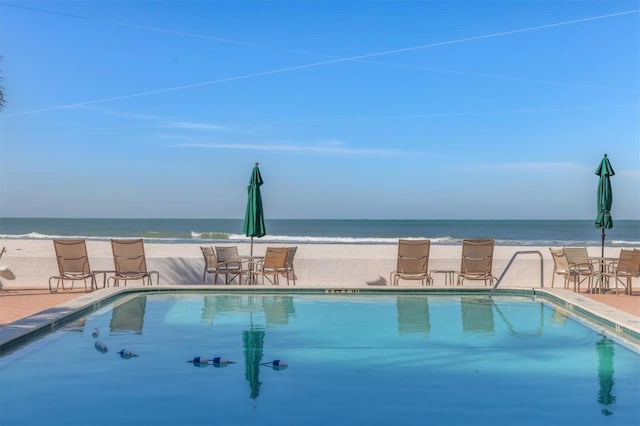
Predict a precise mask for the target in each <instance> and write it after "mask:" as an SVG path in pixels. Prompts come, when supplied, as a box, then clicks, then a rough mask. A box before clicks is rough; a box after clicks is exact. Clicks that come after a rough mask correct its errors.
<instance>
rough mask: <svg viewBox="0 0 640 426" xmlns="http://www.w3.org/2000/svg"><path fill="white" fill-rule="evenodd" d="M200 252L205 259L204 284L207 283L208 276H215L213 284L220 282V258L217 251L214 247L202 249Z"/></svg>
mask: <svg viewBox="0 0 640 426" xmlns="http://www.w3.org/2000/svg"><path fill="white" fill-rule="evenodd" d="M200 251H202V256H203V257H204V272H203V273H202V284H204V283H205V280H206V277H207V274H214V277H213V283H214V284H215V283H217V282H218V274H219V270H218V268H219V265H218V257H217V256H216V251H215V250H214V249H213V247H202V246H201V247H200Z"/></svg>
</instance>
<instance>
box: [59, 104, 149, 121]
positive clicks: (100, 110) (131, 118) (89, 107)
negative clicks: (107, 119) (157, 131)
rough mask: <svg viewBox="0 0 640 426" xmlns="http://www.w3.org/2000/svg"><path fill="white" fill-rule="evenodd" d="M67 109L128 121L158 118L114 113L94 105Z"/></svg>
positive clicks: (146, 115) (147, 115)
mask: <svg viewBox="0 0 640 426" xmlns="http://www.w3.org/2000/svg"><path fill="white" fill-rule="evenodd" d="M69 109H78V110H85V111H94V112H98V113H101V114H105V115H111V116H114V117H120V118H126V119H130V120H158V117H156V116H154V115H150V114H139V113H129V112H121V111H115V110H112V109H108V108H103V107H98V106H95V105H75V106H71V107H69Z"/></svg>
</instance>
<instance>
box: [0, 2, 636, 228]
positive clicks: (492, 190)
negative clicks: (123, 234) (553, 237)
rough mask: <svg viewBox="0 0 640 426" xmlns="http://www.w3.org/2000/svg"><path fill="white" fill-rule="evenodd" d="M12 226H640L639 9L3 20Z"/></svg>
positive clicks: (240, 5) (55, 8)
mask: <svg viewBox="0 0 640 426" xmlns="http://www.w3.org/2000/svg"><path fill="white" fill-rule="evenodd" d="M0 55H1V56H2V57H3V59H2V62H1V63H0V70H1V73H2V77H3V82H2V86H3V87H4V91H5V97H6V105H5V107H4V109H3V110H2V112H0V166H1V168H0V216H1V217H143V218H144V217H148V218H153V217H160V218H183V217H184V218H241V217H243V216H244V209H245V204H246V185H247V183H248V180H249V176H250V173H251V168H252V166H253V163H254V162H256V161H259V162H260V169H261V172H262V177H263V179H264V181H265V184H264V186H263V187H262V192H263V200H264V205H265V211H266V216H267V218H370V219H376V218H396V219H404V218H408V219H444V218H452V219H466V218H472V219H593V218H595V215H596V206H595V203H596V201H595V199H596V197H595V193H596V186H597V177H596V176H595V175H594V171H595V169H596V167H597V165H598V163H599V162H600V160H601V158H602V155H603V153H605V152H606V153H608V155H609V158H610V160H611V162H612V164H613V167H614V169H615V171H616V175H615V176H614V177H613V191H614V205H613V214H614V219H640V190H639V182H640V77H639V76H640V1H616V0H611V1H578V0H566V1H545V0H536V1H526V0H525V1H512V0H504V1H501V0H493V1H482V0H478V1H474V0H468V1H464V0H460V1H455V0H451V1H401V0H400V1H349V0H344V1H278V0H274V1H241V0H240V1H183V2H178V1H95V2H94V1H56V0H50V1H20V0H18V1H15V0H14V1H10V0H6V1H5V0H2V1H0Z"/></svg>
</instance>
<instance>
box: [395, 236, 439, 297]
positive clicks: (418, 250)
mask: <svg viewBox="0 0 640 426" xmlns="http://www.w3.org/2000/svg"><path fill="white" fill-rule="evenodd" d="M430 249H431V240H398V261H397V264H396V270H395V271H393V272H391V274H390V276H389V283H390V284H391V285H395V286H397V285H398V282H399V281H400V280H420V282H421V283H422V285H425V283H426V285H432V284H433V279H432V278H431V275H429V251H430Z"/></svg>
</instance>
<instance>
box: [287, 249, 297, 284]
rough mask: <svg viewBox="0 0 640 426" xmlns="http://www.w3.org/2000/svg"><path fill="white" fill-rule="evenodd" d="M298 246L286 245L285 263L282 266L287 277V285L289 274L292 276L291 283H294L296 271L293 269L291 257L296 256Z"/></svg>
mask: <svg viewBox="0 0 640 426" xmlns="http://www.w3.org/2000/svg"><path fill="white" fill-rule="evenodd" d="M297 250H298V247H287V263H286V264H285V267H284V273H285V275H286V277H287V285H289V276H291V277H292V278H293V285H296V272H295V271H294V269H293V258H294V257H295V256H296V251H297Z"/></svg>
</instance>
